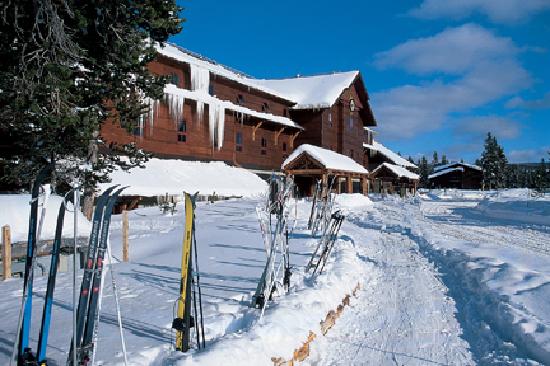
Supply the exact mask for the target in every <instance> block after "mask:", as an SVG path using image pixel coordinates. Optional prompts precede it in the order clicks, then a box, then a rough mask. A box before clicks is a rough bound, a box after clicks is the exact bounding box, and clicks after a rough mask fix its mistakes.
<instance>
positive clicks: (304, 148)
mask: <svg viewBox="0 0 550 366" xmlns="http://www.w3.org/2000/svg"><path fill="white" fill-rule="evenodd" d="M304 152H305V153H307V154H309V155H311V156H312V157H313V158H314V159H316V160H318V161H319V162H320V163H321V164H323V165H324V166H325V168H327V169H330V170H341V171H346V172H351V173H361V174H368V173H369V171H368V170H367V169H365V167H364V166H362V165H361V164H359V163H357V162H356V161H355V160H353V159H352V158H350V157H348V156H346V155H342V154H338V153H337V152H335V151H332V150H327V149H324V148H322V147H320V146H316V145H310V144H302V145H300V146H298V147H297V148H296V149H294V151H293V152H292V154H290V156H289V157H288V158H286V160H285V161H284V162H283V164H281V169H284V167H285V166H286V165H288V164H289V163H291V162H292V161H293V160H294V159H296V158H297V157H298V156H299V155H300V154H302V153H304Z"/></svg>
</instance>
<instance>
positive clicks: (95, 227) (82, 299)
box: [67, 186, 116, 366]
mask: <svg viewBox="0 0 550 366" xmlns="http://www.w3.org/2000/svg"><path fill="white" fill-rule="evenodd" d="M115 188H116V186H113V187H109V188H108V189H106V190H105V192H103V194H101V196H99V198H98V199H97V204H96V208H95V211H94V215H93V218H92V231H91V233H90V239H89V240H88V252H87V256H86V263H85V268H84V275H83V277H82V283H81V285H80V295H79V299H78V307H77V314H76V334H73V337H75V338H76V347H77V348H80V346H81V342H82V336H83V333H84V327H85V319H86V314H87V312H88V304H89V295H90V284H91V281H92V279H93V278H92V276H93V269H94V268H93V266H94V263H95V261H94V259H95V255H96V248H97V242H98V235H99V229H100V227H101V221H102V218H103V209H104V207H105V204H106V202H107V200H108V197H109V194H110V193H111V192H112V191H113V190H114V189H115ZM75 255H76V253H75ZM73 344H74V343H73V341H72V340H71V348H70V352H69V357H68V358H67V364H68V365H72V364H73V352H75V350H74V349H73ZM77 362H79V361H77ZM73 366H76V365H73Z"/></svg>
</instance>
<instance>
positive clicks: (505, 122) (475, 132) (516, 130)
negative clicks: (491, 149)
mask: <svg viewBox="0 0 550 366" xmlns="http://www.w3.org/2000/svg"><path fill="white" fill-rule="evenodd" d="M457 122H458V123H457V125H456V126H455V129H454V132H455V134H456V135H459V136H464V137H467V138H470V139H477V140H479V141H482V139H483V138H484V137H485V136H486V135H487V132H491V134H492V135H493V136H495V137H496V138H498V139H513V138H516V137H518V136H519V134H520V131H521V126H520V124H519V123H518V122H516V121H513V120H511V119H508V118H504V117H498V116H479V117H467V118H462V119H460V120H458V121H457Z"/></svg>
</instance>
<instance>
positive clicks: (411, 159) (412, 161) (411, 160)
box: [407, 155, 414, 164]
mask: <svg viewBox="0 0 550 366" xmlns="http://www.w3.org/2000/svg"><path fill="white" fill-rule="evenodd" d="M407 160H409V162H410V163H412V164H414V160H413V158H412V156H410V155H409V159H407Z"/></svg>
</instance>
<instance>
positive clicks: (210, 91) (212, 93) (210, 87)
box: [208, 82, 215, 96]
mask: <svg viewBox="0 0 550 366" xmlns="http://www.w3.org/2000/svg"><path fill="white" fill-rule="evenodd" d="M208 94H210V95H212V96H214V95H215V91H214V83H212V82H210V84H209V85H208Z"/></svg>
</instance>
